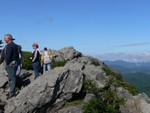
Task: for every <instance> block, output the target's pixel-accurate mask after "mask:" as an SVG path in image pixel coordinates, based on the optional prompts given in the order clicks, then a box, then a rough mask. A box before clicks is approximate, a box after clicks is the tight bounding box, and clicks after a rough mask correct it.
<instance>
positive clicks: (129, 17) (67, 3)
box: [0, 0, 150, 55]
mask: <svg viewBox="0 0 150 113" xmlns="http://www.w3.org/2000/svg"><path fill="white" fill-rule="evenodd" d="M149 6H150V1H149V0H0V37H1V38H2V39H3V35H4V34H5V33H11V34H12V35H13V36H14V37H15V38H16V41H15V42H16V43H18V44H21V45H22V46H23V49H24V50H32V48H31V45H32V43H33V42H37V43H39V45H40V49H43V47H45V46H47V47H48V48H53V49H60V48H62V47H66V46H74V47H75V48H76V49H77V50H79V51H81V52H83V53H85V54H93V55H98V54H105V53H127V54H130V53H143V52H145V53H148V52H150V43H149V42H150V15H149V14H150V7H149Z"/></svg>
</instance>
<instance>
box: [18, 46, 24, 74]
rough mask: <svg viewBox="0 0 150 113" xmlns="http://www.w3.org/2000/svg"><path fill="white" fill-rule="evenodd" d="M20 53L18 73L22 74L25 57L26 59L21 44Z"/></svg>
mask: <svg viewBox="0 0 150 113" xmlns="http://www.w3.org/2000/svg"><path fill="white" fill-rule="evenodd" d="M18 53H19V65H18V69H17V73H16V75H17V76H20V74H21V68H22V64H23V59H24V58H23V52H22V47H21V45H18Z"/></svg>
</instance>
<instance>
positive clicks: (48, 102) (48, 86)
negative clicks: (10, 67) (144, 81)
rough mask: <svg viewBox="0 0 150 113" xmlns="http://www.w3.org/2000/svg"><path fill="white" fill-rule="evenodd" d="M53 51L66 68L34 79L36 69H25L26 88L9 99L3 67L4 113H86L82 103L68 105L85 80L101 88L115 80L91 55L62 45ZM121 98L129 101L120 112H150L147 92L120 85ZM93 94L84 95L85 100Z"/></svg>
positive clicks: (0, 72) (0, 73) (0, 81)
mask: <svg viewBox="0 0 150 113" xmlns="http://www.w3.org/2000/svg"><path fill="white" fill-rule="evenodd" d="M50 51H51V52H53V55H54V60H55V62H61V61H66V64H65V65H64V66H63V67H56V68H54V69H52V70H51V71H49V72H46V73H44V74H43V75H41V76H40V77H39V78H37V79H36V80H34V78H33V77H34V75H33V71H26V70H23V71H22V74H21V75H22V76H23V78H22V79H23V83H24V85H23V87H22V88H21V90H19V92H18V95H17V96H16V97H15V98H12V99H10V100H6V99H5V98H6V96H5V95H6V92H5V90H6V89H7V87H4V85H6V84H8V83H7V76H6V75H5V74H4V70H3V67H2V66H1V67H0V87H1V88H0V89H1V90H2V91H3V92H2V93H1V95H0V99H1V102H0V103H1V104H2V108H1V107H0V109H1V111H2V112H4V113H83V110H82V105H81V104H78V105H70V106H65V105H66V103H67V102H71V101H73V100H74V98H75V97H78V98H79V97H80V93H81V91H82V88H83V82H84V80H91V81H95V82H96V83H97V85H98V87H99V88H104V87H105V86H106V85H107V83H108V80H110V79H112V78H111V77H109V75H107V73H106V72H105V71H104V69H103V67H104V66H105V64H103V63H102V62H101V61H99V60H97V59H94V58H92V57H89V56H83V55H82V54H81V53H80V52H77V51H76V50H75V49H74V48H73V47H69V48H63V49H61V50H59V51H55V50H50ZM117 93H118V95H119V97H122V98H125V100H126V102H125V104H124V105H122V106H120V112H121V113H149V112H150V100H149V98H148V97H147V96H146V95H145V94H139V95H137V96H132V94H130V93H129V91H128V90H126V89H124V88H122V87H118V89H117ZM92 97H94V95H93V94H85V95H84V97H82V98H83V99H84V101H85V102H87V101H89V100H90V99H91V98H92Z"/></svg>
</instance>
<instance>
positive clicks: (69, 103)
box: [64, 100, 83, 108]
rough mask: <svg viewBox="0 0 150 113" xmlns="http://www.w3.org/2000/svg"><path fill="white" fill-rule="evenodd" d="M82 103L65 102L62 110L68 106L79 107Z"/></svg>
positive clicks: (78, 101) (76, 101)
mask: <svg viewBox="0 0 150 113" xmlns="http://www.w3.org/2000/svg"><path fill="white" fill-rule="evenodd" d="M82 103H83V100H75V101H72V102H67V103H66V104H65V106H64V108H67V107H70V106H77V105H81V104H82Z"/></svg>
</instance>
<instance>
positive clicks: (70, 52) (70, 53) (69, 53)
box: [50, 47, 82, 62]
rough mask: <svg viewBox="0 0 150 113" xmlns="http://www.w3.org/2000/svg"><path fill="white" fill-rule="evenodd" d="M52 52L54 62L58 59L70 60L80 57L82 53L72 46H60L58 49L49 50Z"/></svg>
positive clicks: (58, 60)
mask: <svg viewBox="0 0 150 113" xmlns="http://www.w3.org/2000/svg"><path fill="white" fill-rule="evenodd" d="M50 52H52V54H53V58H54V60H55V61H56V62H60V61H70V60H72V59H74V58H78V57H81V56H82V54H81V53H80V52H78V51H76V50H75V49H74V48H73V47H67V48H62V49H61V50H59V51H56V50H50Z"/></svg>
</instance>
